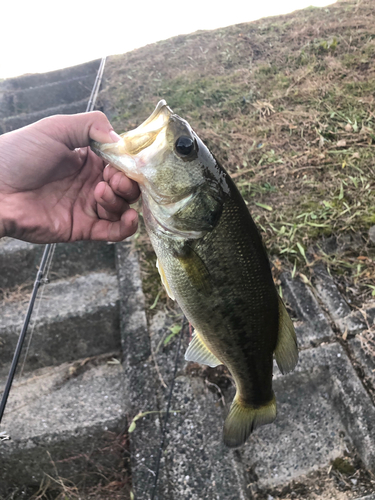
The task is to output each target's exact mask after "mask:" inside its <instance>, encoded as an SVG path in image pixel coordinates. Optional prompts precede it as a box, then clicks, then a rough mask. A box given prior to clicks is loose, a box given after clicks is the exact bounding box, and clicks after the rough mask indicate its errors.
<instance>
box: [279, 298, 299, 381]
mask: <svg viewBox="0 0 375 500" xmlns="http://www.w3.org/2000/svg"><path fill="white" fill-rule="evenodd" d="M275 359H276V363H277V366H278V367H279V368H280V371H281V373H288V372H291V371H292V370H294V368H295V366H296V364H297V362H298V347H297V337H296V332H295V331H294V326H293V323H292V320H291V319H290V317H289V314H288V311H287V310H286V308H285V305H284V302H283V301H282V299H281V298H280V297H279V334H278V339H277V345H276V349H275Z"/></svg>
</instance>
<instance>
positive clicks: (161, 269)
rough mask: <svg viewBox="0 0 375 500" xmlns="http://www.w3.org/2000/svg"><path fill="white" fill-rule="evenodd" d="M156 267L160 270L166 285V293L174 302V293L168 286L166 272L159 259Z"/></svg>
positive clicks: (162, 280) (161, 277)
mask: <svg viewBox="0 0 375 500" xmlns="http://www.w3.org/2000/svg"><path fill="white" fill-rule="evenodd" d="M156 267H157V268H158V271H159V274H160V279H161V282H162V283H163V285H164V288H165V290H166V292H167V294H168V297H170V298H171V299H172V300H175V298H174V295H173V292H172V290H171V289H170V286H169V284H168V281H167V277H166V276H165V272H164V269H163V266H162V265H161V264H160V262H159V259H157V261H156Z"/></svg>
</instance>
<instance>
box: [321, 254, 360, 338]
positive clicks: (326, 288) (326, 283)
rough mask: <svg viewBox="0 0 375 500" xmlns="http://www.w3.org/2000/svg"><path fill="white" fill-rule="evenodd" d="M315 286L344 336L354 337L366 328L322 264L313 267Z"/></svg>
mask: <svg viewBox="0 0 375 500" xmlns="http://www.w3.org/2000/svg"><path fill="white" fill-rule="evenodd" d="M313 271H314V275H315V279H314V286H315V288H316V291H317V293H318V296H319V298H320V300H321V301H322V303H323V304H324V306H325V308H326V309H327V311H328V314H329V315H330V317H331V318H332V320H333V321H334V322H335V324H336V326H337V327H338V329H339V330H340V332H341V333H342V334H344V333H345V334H346V335H347V336H353V335H355V334H356V333H357V332H359V331H361V330H363V329H364V328H365V326H366V324H365V322H364V320H363V317H361V315H360V314H358V312H357V311H352V309H351V308H350V307H349V305H348V304H347V303H346V301H345V299H344V298H343V296H342V295H341V293H340V292H339V290H338V288H337V286H336V284H335V282H334V280H333V278H332V276H330V274H329V273H328V271H327V269H326V267H325V266H324V265H323V264H322V263H318V264H316V265H315V266H314V267H313Z"/></svg>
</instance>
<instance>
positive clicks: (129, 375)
mask: <svg viewBox="0 0 375 500" xmlns="http://www.w3.org/2000/svg"><path fill="white" fill-rule="evenodd" d="M116 261H117V269H118V279H119V292H120V297H121V301H120V324H121V336H122V347H123V367H124V381H125V386H126V388H127V391H126V400H125V406H126V410H127V413H126V415H127V421H128V425H130V423H131V422H132V420H133V418H134V417H135V416H137V415H139V413H142V412H150V413H147V414H146V415H145V417H144V418H141V419H139V420H138V421H137V427H136V430H135V431H134V432H133V433H132V434H130V435H129V439H130V463H131V475H132V484H133V493H134V495H135V499H136V500H138V499H139V500H148V499H150V498H151V497H150V491H151V488H152V484H153V481H154V477H155V472H154V470H155V462H156V456H157V451H158V448H159V446H160V439H161V431H160V429H161V421H160V415H159V413H158V412H159V410H160V408H159V404H158V399H157V391H158V389H159V380H158V377H157V372H156V370H155V365H154V363H153V361H152V358H151V345H150V337H149V332H148V326H147V319H146V313H145V299H144V295H143V291H142V281H141V276H140V269H139V263H138V258H137V254H136V252H135V250H134V247H133V245H132V243H131V242H129V241H126V242H122V243H118V244H116ZM166 498H167V497H166Z"/></svg>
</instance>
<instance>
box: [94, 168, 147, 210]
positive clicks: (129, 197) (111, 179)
mask: <svg viewBox="0 0 375 500" xmlns="http://www.w3.org/2000/svg"><path fill="white" fill-rule="evenodd" d="M103 179H104V180H105V181H107V182H108V183H109V185H110V186H111V188H112V189H113V191H114V193H116V194H117V195H119V196H121V197H122V198H125V200H126V201H127V202H128V203H135V202H136V201H137V200H138V198H139V197H140V195H141V192H140V190H139V186H138V184H137V182H135V181H133V180H131V179H129V177H127V176H126V175H125V174H124V173H123V172H120V171H119V170H117V168H115V167H112V165H107V166H106V167H105V169H104V172H103Z"/></svg>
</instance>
